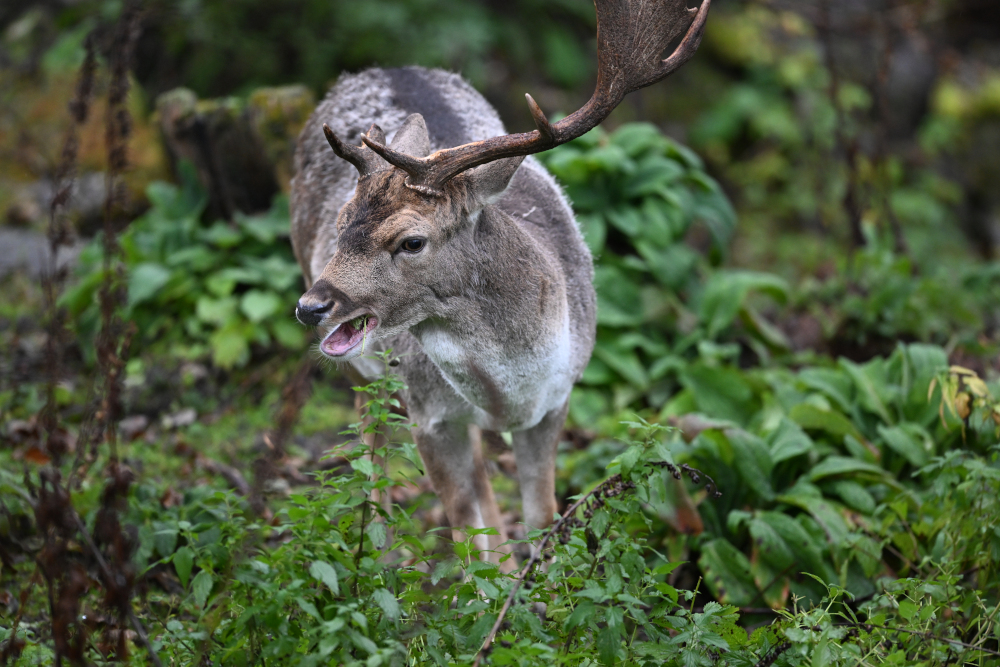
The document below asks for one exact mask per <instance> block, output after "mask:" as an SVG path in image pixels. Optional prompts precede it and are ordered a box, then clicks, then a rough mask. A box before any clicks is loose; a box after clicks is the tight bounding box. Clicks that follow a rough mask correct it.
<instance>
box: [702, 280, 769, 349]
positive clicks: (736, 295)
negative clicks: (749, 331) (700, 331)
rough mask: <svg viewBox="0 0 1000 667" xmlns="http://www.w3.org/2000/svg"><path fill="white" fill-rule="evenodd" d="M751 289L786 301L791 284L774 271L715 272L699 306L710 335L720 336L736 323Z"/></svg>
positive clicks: (703, 322)
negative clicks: (771, 272)
mask: <svg viewBox="0 0 1000 667" xmlns="http://www.w3.org/2000/svg"><path fill="white" fill-rule="evenodd" d="M751 290H753V291H756V292H762V293H765V294H769V295H770V296H772V297H774V298H775V299H777V300H778V301H782V302H783V301H784V300H785V299H786V298H787V297H788V283H786V282H785V281H784V280H783V279H781V278H779V277H777V276H775V275H773V274H770V273H759V272H755V271H718V272H716V273H713V274H712V276H711V278H709V280H708V284H707V285H706V286H705V291H704V293H703V294H702V296H701V302H700V304H699V308H698V316H699V318H700V320H701V322H702V324H703V325H704V326H705V329H706V332H707V334H708V336H709V337H714V336H717V335H718V334H719V333H720V332H722V331H723V330H724V329H726V328H727V327H729V325H730V324H732V323H733V320H735V319H736V316H737V314H738V313H739V312H740V308H742V307H743V303H744V301H746V298H747V295H748V294H749V293H750V291H751Z"/></svg>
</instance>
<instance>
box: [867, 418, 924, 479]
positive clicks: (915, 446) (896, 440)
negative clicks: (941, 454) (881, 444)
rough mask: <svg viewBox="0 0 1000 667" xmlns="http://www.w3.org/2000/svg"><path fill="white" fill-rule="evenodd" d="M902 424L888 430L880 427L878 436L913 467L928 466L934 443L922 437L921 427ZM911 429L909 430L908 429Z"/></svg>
mask: <svg viewBox="0 0 1000 667" xmlns="http://www.w3.org/2000/svg"><path fill="white" fill-rule="evenodd" d="M914 426H916V425H915V424H902V425H900V426H892V427H889V428H886V427H885V426H882V425H879V427H878V434H879V436H881V438H882V440H884V441H885V443H886V444H887V445H889V447H890V449H892V450H893V451H894V452H896V453H897V454H899V455H900V456H902V457H903V458H905V459H906V460H907V461H909V462H910V464H911V465H913V466H915V467H917V468H922V467H924V466H925V465H927V460H928V458H929V455H930V454H931V453H933V449H931V448H932V447H933V441H932V440H931V439H930V438H929V437H921V433H920V432H921V431H922V429H920V427H919V426H917V427H916V428H915V429H914V428H912V427H914ZM908 427H909V428H908Z"/></svg>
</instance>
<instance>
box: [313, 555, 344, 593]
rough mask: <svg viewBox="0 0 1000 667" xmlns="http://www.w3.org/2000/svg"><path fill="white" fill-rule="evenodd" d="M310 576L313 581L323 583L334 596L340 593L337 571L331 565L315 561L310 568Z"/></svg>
mask: <svg viewBox="0 0 1000 667" xmlns="http://www.w3.org/2000/svg"><path fill="white" fill-rule="evenodd" d="M309 574H311V575H312V577H313V579H316V580H317V581H320V582H322V583H323V584H324V585H325V586H326V587H327V588H329V589H330V592H331V593H333V594H334V595H337V594H339V593H340V582H339V581H338V580H337V571H336V570H335V569H334V568H333V566H332V565H330V564H329V563H324V562H323V561H321V560H317V561H313V563H312V564H311V565H310V566H309Z"/></svg>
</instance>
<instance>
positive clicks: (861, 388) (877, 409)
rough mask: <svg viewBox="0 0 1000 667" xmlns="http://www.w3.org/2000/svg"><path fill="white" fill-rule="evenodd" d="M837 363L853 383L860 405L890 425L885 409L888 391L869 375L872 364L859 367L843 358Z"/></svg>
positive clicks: (887, 412)
mask: <svg viewBox="0 0 1000 667" xmlns="http://www.w3.org/2000/svg"><path fill="white" fill-rule="evenodd" d="M838 363H839V365H840V367H841V368H843V369H844V370H845V371H847V374H848V375H850V376H851V379H852V380H853V381H854V384H855V386H856V387H857V389H858V398H859V399H860V402H861V404H862V405H863V406H864V407H865V408H867V409H868V410H870V411H871V412H873V413H875V414H877V415H878V416H879V418H880V419H881V420H882V421H884V422H886V423H892V422H893V421H894V420H893V418H892V417H891V416H890V415H889V410H888V408H887V407H886V403H887V402H888V401H889V396H888V395H887V393H888V390H887V389H886V388H885V386H884V385H883V384H882V383H881V382H878V383H876V380H875V379H874V378H873V377H872V375H871V374H870V373H869V371H870V369H871V368H872V364H870V363H869V364H865V365H864V366H859V365H857V364H856V363H854V362H853V361H850V360H849V359H844V358H841V359H840V360H839V361H838Z"/></svg>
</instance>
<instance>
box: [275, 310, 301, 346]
mask: <svg viewBox="0 0 1000 667" xmlns="http://www.w3.org/2000/svg"><path fill="white" fill-rule="evenodd" d="M268 327H269V328H270V331H271V334H272V335H273V336H274V339H275V340H276V341H278V342H279V343H280V344H281V345H283V346H284V347H286V348H288V349H290V350H301V349H302V348H303V347H305V344H306V340H307V339H306V329H305V328H303V327H302V325H301V324H299V323H298V322H297V321H295V320H293V319H292V318H287V319H285V318H281V317H276V318H274V319H273V320H272V321H271V322H269V323H268Z"/></svg>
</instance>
